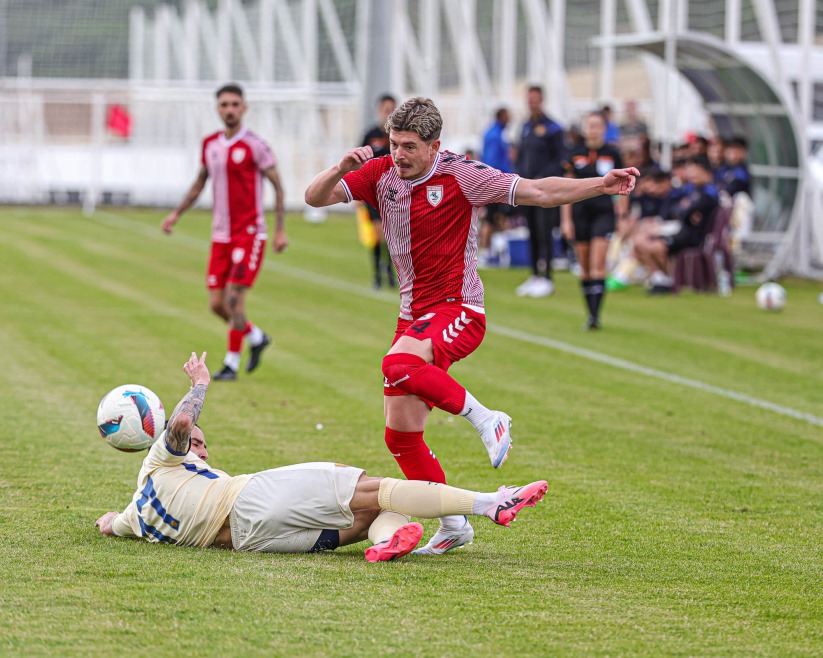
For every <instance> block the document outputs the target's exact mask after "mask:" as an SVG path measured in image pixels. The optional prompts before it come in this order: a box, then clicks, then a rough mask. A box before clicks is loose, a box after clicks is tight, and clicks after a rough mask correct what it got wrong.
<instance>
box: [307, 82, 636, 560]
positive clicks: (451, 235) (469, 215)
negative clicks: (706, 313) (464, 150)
mask: <svg viewBox="0 0 823 658" xmlns="http://www.w3.org/2000/svg"><path fill="white" fill-rule="evenodd" d="M442 124H443V122H442V118H441V116H440V112H439V111H438V109H437V107H436V106H435V105H434V103H433V102H432V101H431V100H430V99H427V98H421V97H416V98H411V99H409V100H407V101H406V102H405V103H403V104H402V105H400V106H399V107H398V108H397V109H396V110H395V111H394V112H393V113H392V114H391V116H390V117H389V119H388V121H387V122H386V132H387V133H388V134H389V143H390V148H391V154H390V155H387V156H383V157H382V158H374V159H372V155H373V154H372V150H371V148H370V147H369V146H363V147H360V148H356V149H353V150H352V151H349V152H348V153H347V154H346V155H345V156H344V157H343V159H342V160H341V161H340V162H339V163H338V164H336V165H334V166H333V167H330V168H329V169H326V170H325V171H322V172H320V173H319V174H318V175H317V176H315V178H314V180H312V182H311V183H310V185H309V187H308V189H307V190H306V195H305V198H306V203H308V204H309V205H311V206H315V207H322V206H328V205H331V204H334V203H339V202H350V201H353V200H357V201H364V202H366V203H368V204H371V205H372V206H374V207H376V208H378V209H379V210H380V216H381V217H382V218H383V231H384V233H385V237H386V243H387V244H388V247H389V252H390V254H391V256H392V260H393V262H394V265H395V268H396V269H397V274H398V278H399V283H400V318H399V319H398V322H397V329H396V331H395V335H394V341H393V343H392V347H391V349H389V351H388V353H387V354H386V356H385V357H384V359H383V375H384V388H383V391H384V395H385V396H386V397H385V412H386V434H385V438H386V444H387V446H388V448H389V450H390V451H391V453H392V455H393V456H394V458H395V459H396V460H397V463H398V464H399V466H400V469H401V470H402V471H403V474H404V475H405V476H406V477H407V478H409V479H410V480H411V479H420V480H427V481H431V482H442V483H445V481H446V478H445V475H444V473H443V469H442V468H441V466H440V464H439V462H438V461H437V458H436V457H435V456H434V453H433V452H432V451H431V450H430V449H429V447H428V446H427V445H426V443H425V442H424V440H423V431H424V429H425V425H426V419H427V418H428V416H429V413H430V412H431V409H432V407H438V408H439V409H443V410H444V411H447V412H448V413H451V414H455V415H460V416H463V417H464V418H466V419H467V420H468V421H469V422H470V423H471V424H472V425H473V426H474V427H475V429H477V431H478V433H479V434H480V438H481V439H482V441H483V443H484V445H485V447H486V450H487V451H488V454H489V458H490V460H491V462H492V466H494V467H495V468H499V467H500V466H502V465H503V462H504V461H505V460H506V458H507V457H508V451H509V448H510V446H511V434H510V425H511V419H510V418H509V416H508V415H506V414H505V413H503V412H501V411H494V410H492V409H489V408H487V407H486V406H484V405H483V404H481V403H480V402H479V401H478V400H477V399H476V398H475V397H474V396H473V395H472V394H471V393H469V392H468V391H467V390H466V389H465V388H463V387H462V386H461V385H460V384H459V383H457V381H455V380H454V379H453V378H452V377H451V376H450V375H449V374H448V369H449V367H450V366H451V365H452V364H453V363H455V362H456V361H459V360H460V359H463V358H465V357H466V356H468V355H469V354H471V353H472V352H473V351H474V350H475V349H477V347H478V346H479V345H480V342H481V341H482V340H483V335H484V334H485V328H486V315H485V311H484V307H483V284H482V282H481V281H480V277H479V276H478V274H477V230H478V210H479V208H480V207H482V206H485V205H488V204H490V203H507V204H510V205H530V206H542V207H552V206H557V205H562V204H567V203H574V202H576V201H582V200H583V199H587V198H590V197H593V196H598V195H600V194H621V195H628V194H629V193H630V192H631V191H632V189H634V183H635V176H637V175H639V172H638V171H637V170H636V169H631V168H630V169H613V170H612V171H610V172H609V173H608V174H606V175H605V176H603V177H598V178H586V179H570V178H558V177H550V178H543V179H538V180H527V179H522V178H520V177H519V176H517V175H516V174H505V173H503V172H501V171H498V170H497V169H493V168H492V167H489V166H488V165H485V164H482V163H480V162H475V161H473V160H467V159H466V158H465V157H464V156H460V155H456V154H454V153H450V152H448V151H442V152H441V151H440V150H439V148H440V131H441V129H442ZM473 537H474V531H473V529H472V527H471V526H470V525H469V523H468V520H467V519H466V518H465V517H461V516H447V517H443V518H442V519H441V527H440V529H439V530H438V531H437V533H435V535H434V536H433V537H432V538H431V540H430V541H429V543H428V544H427V545H426V546H425V547H424V548H422V549H419V550H418V551H416V552H417V553H424V554H441V553H445V552H446V551H448V550H451V549H453V548H457V547H458V546H462V545H464V544H466V543H469V542H470V541H471V540H472V539H473Z"/></svg>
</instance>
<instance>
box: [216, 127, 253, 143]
mask: <svg viewBox="0 0 823 658" xmlns="http://www.w3.org/2000/svg"><path fill="white" fill-rule="evenodd" d="M247 132H248V128H246V126H243V127H242V128H241V129H240V130H238V131H237V134H236V135H235V136H234V137H232V138H231V139H226V133H225V132H221V133H220V137H218V139H219V140H220V143H221V144H222V145H223V146H233V145H234V144H237V142H239V141H240V140H241V139H243V138H244V137H245V136H246V133H247Z"/></svg>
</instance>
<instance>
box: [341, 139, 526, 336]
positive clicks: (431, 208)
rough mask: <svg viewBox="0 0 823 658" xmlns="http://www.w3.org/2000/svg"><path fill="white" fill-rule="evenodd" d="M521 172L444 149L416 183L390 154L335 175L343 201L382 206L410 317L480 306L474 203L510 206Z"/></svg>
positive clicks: (402, 310)
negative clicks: (446, 308) (405, 176)
mask: <svg viewBox="0 0 823 658" xmlns="http://www.w3.org/2000/svg"><path fill="white" fill-rule="evenodd" d="M519 180H520V177H519V176H517V175H515V174H504V173H503V172H501V171H499V170H497V169H493V168H492V167H489V166H488V165H485V164H483V163H481V162H475V161H473V160H466V159H465V157H464V156H462V155H456V154H454V153H450V152H448V151H442V152H440V153H438V154H437V155H436V156H435V161H434V165H433V166H432V168H431V170H429V173H428V174H426V175H425V176H423V177H422V178H419V179H417V180H415V181H406V180H403V179H402V178H400V176H398V175H397V171H396V170H395V168H394V163H393V162H392V158H391V156H390V155H386V156H383V157H382V158H374V159H372V160H369V161H368V162H367V163H366V164H365V165H363V167H362V168H360V169H358V170H357V171H352V172H349V173H348V174H346V175H345V176H344V177H343V180H342V181H340V182H341V184H342V185H343V189H344V190H345V192H346V196H347V197H348V200H349V201H352V200H357V201H365V202H366V203H368V204H369V205H371V206H373V207H375V208H377V209H378V210H379V211H380V216H381V217H382V218H383V233H384V234H385V236H386V244H387V245H388V247H389V253H390V254H391V257H392V261H393V262H394V266H395V268H396V269H397V276H398V279H399V280H400V317H402V318H404V319H406V320H413V319H414V318H417V317H420V315H422V314H424V313H426V312H427V311H428V310H429V309H431V308H433V307H435V306H439V305H440V304H443V303H463V304H470V305H474V306H483V283H482V282H481V281H480V276H479V275H478V274H477V231H478V208H479V207H480V206H485V205H488V204H490V203H508V204H511V205H514V194H515V190H516V189H517V183H518V181H519Z"/></svg>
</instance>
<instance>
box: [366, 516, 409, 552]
mask: <svg viewBox="0 0 823 658" xmlns="http://www.w3.org/2000/svg"><path fill="white" fill-rule="evenodd" d="M409 521H411V519H410V518H409V517H408V516H406V515H405V514H398V513H397V512H388V511H386V510H383V511H382V512H380V514H378V515H377V518H376V519H375V520H374V522H373V523H372V524H371V525H370V526H369V541H370V542H371V543H372V544H379V543H380V542H381V541H384V540H386V539H388V538H389V537H391V536H392V535H393V534H394V531H395V530H397V529H398V528H400V527H401V526H404V525H406V524H407V523H408V522H409Z"/></svg>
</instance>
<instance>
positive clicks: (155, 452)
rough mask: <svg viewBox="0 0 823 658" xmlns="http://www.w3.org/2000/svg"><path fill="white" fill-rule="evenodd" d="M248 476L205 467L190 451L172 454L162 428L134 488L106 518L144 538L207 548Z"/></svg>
mask: <svg viewBox="0 0 823 658" xmlns="http://www.w3.org/2000/svg"><path fill="white" fill-rule="evenodd" d="M251 478H252V476H251V475H236V476H234V477H232V476H230V475H228V474H227V473H224V472H223V471H219V470H217V469H214V468H210V467H209V465H208V464H206V462H204V461H203V460H201V459H200V458H198V457H197V456H196V455H195V454H194V453H192V452H189V453H187V454H179V453H175V452H173V451H172V450H171V449H170V448H169V447H168V446H167V445H166V433H165V432H164V433H163V434H162V435H161V436H160V438H159V439H157V441H155V443H154V445H153V446H152V447H151V449H150V450H149V454H148V456H147V457H146V458H145V459H144V460H143V466H142V468H141V469H140V473H139V475H138V476H137V491H136V492H135V494H134V497H133V498H132V501H131V503H129V505H128V507H126V509H125V510H123V512H122V513H120V514H118V515H117V516H116V517H115V519H114V521H112V524H111V528H112V531H113V532H114V534H115V535H117V536H119V537H137V538H142V539H145V540H146V541H149V542H167V543H169V544H179V545H180V546H201V547H205V546H211V544H212V542H214V538H215V537H216V536H217V533H218V532H219V531H220V528H221V527H222V525H223V523H224V521H225V520H226V517H227V516H228V515H229V512H231V509H232V507H233V506H234V502H235V501H236V500H237V497H238V496H239V495H240V492H241V491H242V490H243V488H244V487H245V486H246V485H247V484H248V482H249V480H250V479H251Z"/></svg>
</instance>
